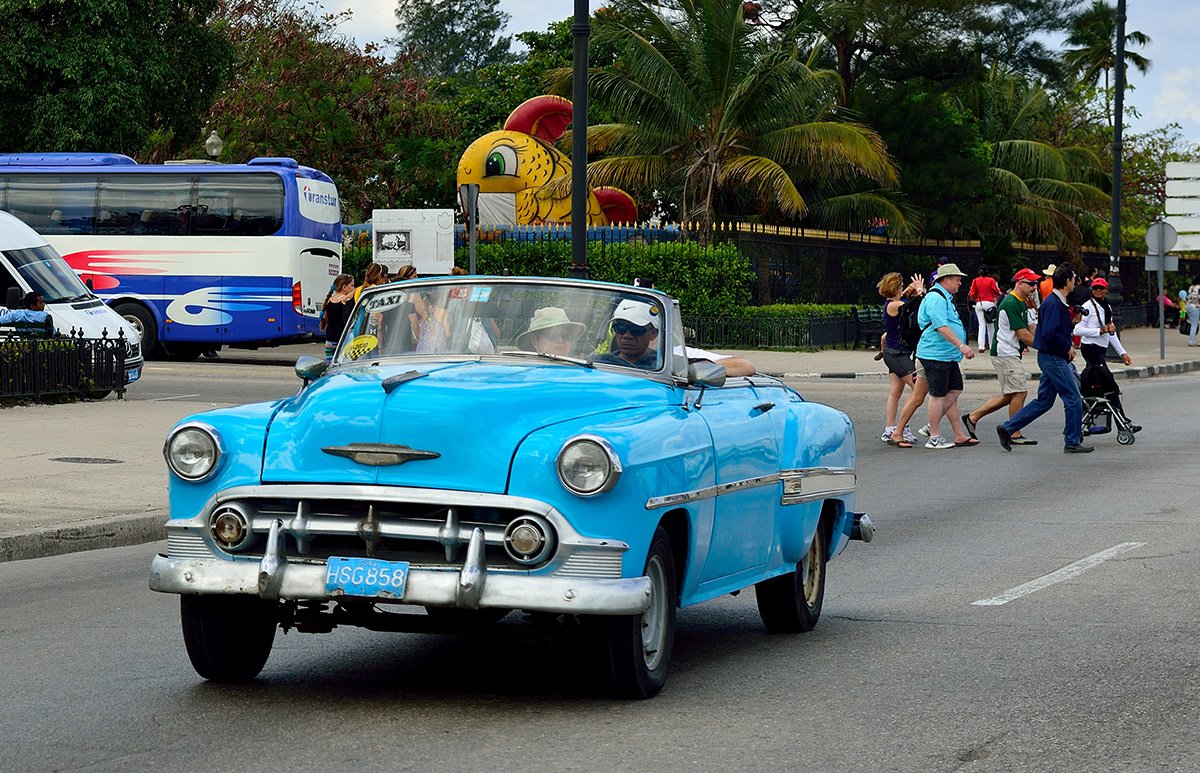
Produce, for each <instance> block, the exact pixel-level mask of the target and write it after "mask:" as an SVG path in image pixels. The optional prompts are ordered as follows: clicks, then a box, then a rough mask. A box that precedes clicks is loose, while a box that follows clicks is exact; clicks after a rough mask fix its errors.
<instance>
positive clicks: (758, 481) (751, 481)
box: [646, 473, 779, 510]
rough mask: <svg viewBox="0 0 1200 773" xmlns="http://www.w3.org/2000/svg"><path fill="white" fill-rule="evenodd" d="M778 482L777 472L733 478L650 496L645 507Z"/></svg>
mask: <svg viewBox="0 0 1200 773" xmlns="http://www.w3.org/2000/svg"><path fill="white" fill-rule="evenodd" d="M778 482H779V473H775V474H774V475H761V476H759V477H757V478H746V479H745V480H735V481H733V482H731V483H718V484H717V485H715V486H706V487H705V488H702V489H696V490H694V491H685V492H683V493H682V494H667V495H666V496H661V497H651V498H650V499H648V500H646V509H647V510H654V509H655V508H659V507H667V506H668V505H677V504H681V503H683V502H694V501H696V500H697V499H708V498H710V497H719V496H721V495H722V494H729V493H732V492H734V491H742V490H743V489H748V488H758V487H759V486H773V485H775V484H776V483H778Z"/></svg>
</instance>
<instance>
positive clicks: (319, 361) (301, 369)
mask: <svg viewBox="0 0 1200 773" xmlns="http://www.w3.org/2000/svg"><path fill="white" fill-rule="evenodd" d="M328 368H329V366H328V365H326V364H325V359H324V358H323V357H313V356H311V355H308V354H305V355H303V356H302V357H300V358H299V359H297V360H296V375H297V376H299V377H300V378H301V379H303V380H304V383H305V384H307V383H308V382H310V381H316V380H317V379H319V378H320V377H321V376H324V375H325V371H326V370H327V369H328Z"/></svg>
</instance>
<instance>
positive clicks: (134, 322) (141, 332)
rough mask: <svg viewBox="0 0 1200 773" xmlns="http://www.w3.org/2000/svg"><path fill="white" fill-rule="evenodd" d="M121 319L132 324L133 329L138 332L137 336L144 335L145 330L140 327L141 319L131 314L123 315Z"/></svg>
mask: <svg viewBox="0 0 1200 773" xmlns="http://www.w3.org/2000/svg"><path fill="white" fill-rule="evenodd" d="M123 319H124V320H125V321H126V322H128V323H129V324H130V325H133V329H134V330H136V331H137V332H138V335H139V336H142V337H143V338H144V337H145V336H146V331H145V330H143V329H142V321H141V320H140V319H138V318H137V317H134V316H132V315H130V316H127V317H124V318H123Z"/></svg>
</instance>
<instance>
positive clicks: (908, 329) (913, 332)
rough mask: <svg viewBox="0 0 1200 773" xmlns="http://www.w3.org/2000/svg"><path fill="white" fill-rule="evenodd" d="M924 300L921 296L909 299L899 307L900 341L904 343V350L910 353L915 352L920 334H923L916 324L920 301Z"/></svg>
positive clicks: (919, 326)
mask: <svg viewBox="0 0 1200 773" xmlns="http://www.w3.org/2000/svg"><path fill="white" fill-rule="evenodd" d="M924 298H925V296H923V295H918V296H916V297H915V298H909V299H908V300H907V301H906V302H905V304H904V305H903V306H901V307H900V340H901V341H903V342H904V348H906V349H908V350H909V351H910V352H915V351H916V350H917V344H918V343H920V341H921V333H923V332H925V331H923V330H922V329H921V325H920V323H918V322H917V312H918V311H920V309H921V301H922V300H923V299H924Z"/></svg>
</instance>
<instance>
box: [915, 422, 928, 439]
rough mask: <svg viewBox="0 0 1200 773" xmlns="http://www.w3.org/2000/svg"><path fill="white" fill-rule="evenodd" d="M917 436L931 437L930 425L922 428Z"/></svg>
mask: <svg viewBox="0 0 1200 773" xmlns="http://www.w3.org/2000/svg"><path fill="white" fill-rule="evenodd" d="M917 434H918V435H920V436H921V437H929V425H928V424H926V425H925V426H924V427H921V428H920V429H919V430H917Z"/></svg>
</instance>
